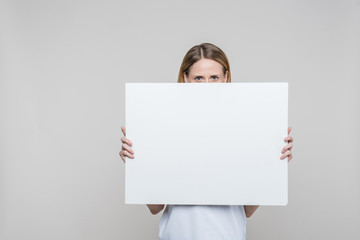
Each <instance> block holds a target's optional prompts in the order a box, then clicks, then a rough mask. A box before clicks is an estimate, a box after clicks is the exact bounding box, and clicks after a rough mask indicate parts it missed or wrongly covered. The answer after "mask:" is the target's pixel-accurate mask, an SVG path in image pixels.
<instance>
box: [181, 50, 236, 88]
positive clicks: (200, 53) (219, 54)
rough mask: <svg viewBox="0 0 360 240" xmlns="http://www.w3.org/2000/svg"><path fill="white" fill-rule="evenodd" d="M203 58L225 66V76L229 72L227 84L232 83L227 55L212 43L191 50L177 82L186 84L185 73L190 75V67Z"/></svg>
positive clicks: (185, 58)
mask: <svg viewBox="0 0 360 240" xmlns="http://www.w3.org/2000/svg"><path fill="white" fill-rule="evenodd" d="M202 58H206V59H211V60H214V61H216V62H218V63H220V64H221V65H222V66H223V71H224V74H226V72H228V74H227V82H231V74H230V65H229V61H228V59H227V57H226V55H225V53H224V52H223V51H222V50H221V49H220V48H219V47H217V46H215V45H214V44H211V43H202V44H199V45H196V46H194V47H192V48H190V50H189V51H188V52H187V53H186V55H185V57H184V59H183V61H182V63H181V66H180V71H179V76H178V81H177V82H178V83H183V82H185V81H184V73H185V74H186V75H188V74H189V70H190V67H191V66H192V65H193V64H194V63H196V62H197V61H199V60H200V59H202Z"/></svg>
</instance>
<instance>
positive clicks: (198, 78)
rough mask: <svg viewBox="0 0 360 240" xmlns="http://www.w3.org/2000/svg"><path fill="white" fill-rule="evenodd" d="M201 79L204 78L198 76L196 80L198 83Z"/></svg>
mask: <svg viewBox="0 0 360 240" xmlns="http://www.w3.org/2000/svg"><path fill="white" fill-rule="evenodd" d="M201 78H202V77H200V76H197V77H195V78H194V79H195V80H197V81H200V80H201Z"/></svg>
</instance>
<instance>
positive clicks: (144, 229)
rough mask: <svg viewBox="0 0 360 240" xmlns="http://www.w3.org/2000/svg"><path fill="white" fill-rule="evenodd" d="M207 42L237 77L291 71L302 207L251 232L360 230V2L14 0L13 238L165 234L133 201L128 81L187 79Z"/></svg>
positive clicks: (5, 16) (5, 197) (2, 234)
mask: <svg viewBox="0 0 360 240" xmlns="http://www.w3.org/2000/svg"><path fill="white" fill-rule="evenodd" d="M201 42H212V43H214V44H217V45H218V46H219V47H221V48H222V49H223V50H224V51H225V52H226V53H227V55H228V57H229V60H230V64H231V68H232V76H233V82H258V81H259V82H263V81H280V82H281V81H288V82H289V125H290V126H292V127H293V131H292V133H291V135H292V136H293V137H294V139H295V141H294V145H295V146H294V149H293V154H294V158H293V160H292V161H291V162H290V164H289V204H288V206H286V207H274V206H272V207H270V206H262V207H260V208H259V209H258V210H257V211H256V212H255V214H254V215H253V216H252V217H251V218H249V219H248V230H247V232H248V233H247V236H248V239H319V238H320V239H340V238H342V239H360V232H359V223H360V221H359V215H360V206H359V204H358V203H359V202H360V187H359V185H360V161H359V160H360V158H359V154H358V152H357V150H358V148H359V146H360V137H359V134H360V127H359V122H360V107H359V105H360V104H359V103H360V97H359V94H358V92H359V90H360V1H340V0H339V1H201V2H199V1H176V2H171V1H131V2H130V1H128V2H126V1H1V2H0V79H1V80H0V110H1V112H0V113H1V117H0V158H1V161H0V197H1V198H0V239H4V240H8V239H37V240H39V239H91V240H92V239H156V238H157V233H158V221H159V219H160V217H161V214H158V215H156V216H153V215H151V214H150V212H149V211H148V209H147V208H146V206H145V205H124V164H123V162H122V161H121V159H120V157H119V156H118V152H119V151H120V148H121V141H120V138H121V136H122V133H121V129H120V126H121V125H123V124H124V121H125V116H124V106H125V103H124V82H175V81H176V78H177V74H178V69H179V66H180V63H181V60H182V58H183V56H184V54H185V52H186V51H187V50H188V49H189V48H190V47H192V46H193V45H196V44H198V43H201ZM259 137H261V136H259ZM259 151H261V149H259Z"/></svg>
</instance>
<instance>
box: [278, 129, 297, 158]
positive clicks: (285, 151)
mask: <svg viewBox="0 0 360 240" xmlns="http://www.w3.org/2000/svg"><path fill="white" fill-rule="evenodd" d="M290 131H291V127H289V128H288V134H290ZM284 141H285V142H287V143H288V144H287V145H286V146H285V147H284V148H283V149H282V151H281V153H282V154H283V155H282V156H281V157H280V159H281V160H283V159H284V158H286V157H287V158H288V162H289V161H290V160H291V159H292V157H293V155H292V153H291V148H292V147H293V141H294V139H293V138H292V137H291V136H290V135H288V136H287V137H286V138H284Z"/></svg>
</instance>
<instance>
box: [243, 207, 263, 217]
mask: <svg viewBox="0 0 360 240" xmlns="http://www.w3.org/2000/svg"><path fill="white" fill-rule="evenodd" d="M258 207H259V205H244V209H245V215H246V217H247V218H249V217H251V215H253V214H254V212H255V211H256V209H258Z"/></svg>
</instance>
